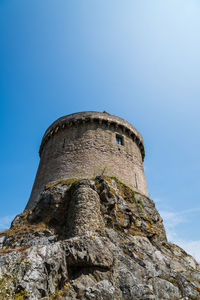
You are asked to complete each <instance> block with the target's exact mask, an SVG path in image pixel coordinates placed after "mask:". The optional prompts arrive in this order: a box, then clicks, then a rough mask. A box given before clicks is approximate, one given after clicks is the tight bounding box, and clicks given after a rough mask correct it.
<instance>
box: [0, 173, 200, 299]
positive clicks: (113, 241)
mask: <svg viewBox="0 0 200 300" xmlns="http://www.w3.org/2000/svg"><path fill="white" fill-rule="evenodd" d="M0 299H18V300H22V299H35V300H36V299H66V300H70V299H74V300H75V299H81V300H120V299H121V300H122V299H125V300H129V299H141V300H148V299H149V300H150V299H155V300H162V299H163V300H164V299H170V300H173V299H174V300H175V299H182V300H190V299H191V300H194V299H200V267H199V265H198V263H197V262H196V261H195V259H194V258H193V257H191V256H190V255H188V254H187V253H186V252H185V251H184V250H183V249H181V248H180V247H178V246H176V245H174V244H171V243H169V242H168V241H167V238H166V234H165V229H164V227H163V223H162V219H161V217H160V215H159V213H158V211H157V210H156V208H155V204H154V202H153V201H152V200H150V199H149V198H147V197H145V196H143V195H141V194H139V193H136V192H134V191H132V190H131V189H130V188H129V187H128V186H126V185H125V184H123V183H122V182H120V181H119V180H118V179H117V178H112V177H111V178H103V177H101V176H99V177H96V178H95V180H77V179H73V180H70V179H61V180H59V181H57V182H53V183H51V184H49V185H48V186H46V187H45V190H44V191H43V192H42V193H41V197H40V201H39V202H38V204H37V206H36V207H35V208H34V209H33V210H30V211H25V212H24V213H22V214H20V215H18V216H16V217H15V219H14V220H13V222H12V225H11V227H10V229H8V230H7V231H4V232H1V233H0Z"/></svg>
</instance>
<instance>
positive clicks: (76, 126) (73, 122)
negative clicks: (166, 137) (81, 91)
mask: <svg viewBox="0 0 200 300" xmlns="http://www.w3.org/2000/svg"><path fill="white" fill-rule="evenodd" d="M116 138H118V139H119V140H121V143H122V145H121V144H118V143H117V140H116ZM39 153H40V164H39V168H38V172H37V175H36V179H35V182H34V185H33V189H32V192H31V196H30V199H29V202H28V204H27V207H26V209H29V208H32V207H34V206H35V204H36V203H37V202H38V200H39V196H40V192H41V191H42V190H43V188H44V186H45V185H46V184H48V183H50V182H52V181H55V180H58V179H60V178H62V177H64V178H72V177H76V178H92V177H95V176H96V175H102V174H103V175H105V176H116V177H117V178H119V179H120V180H122V181H123V182H125V183H126V184H127V185H129V186H131V187H132V188H133V189H135V190H138V191H139V192H141V193H143V194H144V195H147V187H146V182H145V175H144V169H143V164H142V163H143V160H144V156H145V151H144V142H143V138H142V136H141V135H140V134H139V132H138V131H137V130H136V129H135V128H134V127H133V126H132V125H131V124H129V123H128V122H127V121H125V120H123V119H121V118H119V117H116V116H113V115H110V114H107V113H100V112H80V113H75V114H71V115H67V116H64V117H62V118H59V119H58V120H56V121H55V122H54V123H53V124H52V125H51V126H50V127H49V128H48V129H47V130H46V132H45V134H44V137H43V139H42V143H41V146H40V151H39Z"/></svg>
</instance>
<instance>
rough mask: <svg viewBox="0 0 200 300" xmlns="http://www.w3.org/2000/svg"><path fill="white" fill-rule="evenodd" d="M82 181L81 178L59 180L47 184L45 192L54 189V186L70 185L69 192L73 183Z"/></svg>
mask: <svg viewBox="0 0 200 300" xmlns="http://www.w3.org/2000/svg"><path fill="white" fill-rule="evenodd" d="M78 180H80V178H63V177H62V178H59V179H58V180H56V181H53V182H51V183H49V184H47V185H46V186H45V190H49V189H51V188H53V187H54V186H57V185H59V184H60V185H69V187H68V190H69V189H70V187H71V186H72V184H73V183H75V182H76V181H78Z"/></svg>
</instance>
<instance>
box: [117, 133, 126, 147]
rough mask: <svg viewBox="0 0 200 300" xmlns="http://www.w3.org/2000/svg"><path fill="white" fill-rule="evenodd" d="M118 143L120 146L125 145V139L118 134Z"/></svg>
mask: <svg viewBox="0 0 200 300" xmlns="http://www.w3.org/2000/svg"><path fill="white" fill-rule="evenodd" d="M116 143H117V144H118V145H124V140H123V137H122V136H121V135H118V134H116Z"/></svg>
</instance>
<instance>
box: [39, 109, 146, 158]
mask: <svg viewBox="0 0 200 300" xmlns="http://www.w3.org/2000/svg"><path fill="white" fill-rule="evenodd" d="M89 122H97V123H99V124H100V125H101V124H105V125H106V126H107V127H108V128H109V127H110V126H114V127H115V128H116V129H117V128H118V127H119V128H121V129H122V132H124V133H125V134H127V135H128V136H129V137H131V138H132V139H133V141H134V142H135V143H136V144H137V145H138V147H139V149H140V151H141V155H142V159H143V161H144V157H145V149H144V141H143V138H142V136H141V134H140V133H139V132H138V131H137V130H136V128H135V127H133V126H132V125H131V124H130V123H128V122H127V121H125V120H123V119H122V118H120V117H117V116H114V115H111V114H108V113H101V112H95V111H86V112H79V113H74V114H70V115H67V116H63V117H61V118H59V119H57V120H56V121H55V122H53V123H52V124H51V125H50V126H49V127H48V128H47V130H46V132H45V134H44V136H43V138H42V142H41V146H40V150H39V154H40V156H41V154H42V150H43V148H44V147H45V144H46V143H47V142H48V140H49V139H50V138H51V137H52V136H53V135H55V134H56V133H57V132H58V131H59V130H63V129H65V128H66V127H71V126H74V125H77V124H79V125H80V124H84V123H89Z"/></svg>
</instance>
